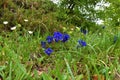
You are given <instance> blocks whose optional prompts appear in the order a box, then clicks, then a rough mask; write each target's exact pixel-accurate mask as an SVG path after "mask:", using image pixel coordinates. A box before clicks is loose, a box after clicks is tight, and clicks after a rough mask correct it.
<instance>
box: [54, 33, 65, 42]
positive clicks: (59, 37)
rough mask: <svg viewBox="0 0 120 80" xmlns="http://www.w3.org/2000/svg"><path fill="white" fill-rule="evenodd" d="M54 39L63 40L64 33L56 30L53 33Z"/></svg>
mask: <svg viewBox="0 0 120 80" xmlns="http://www.w3.org/2000/svg"><path fill="white" fill-rule="evenodd" d="M53 39H54V40H55V41H56V42H58V41H62V39H63V34H62V33H60V32H54V34H53Z"/></svg>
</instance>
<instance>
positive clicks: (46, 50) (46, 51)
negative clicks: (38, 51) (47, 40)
mask: <svg viewBox="0 0 120 80" xmlns="http://www.w3.org/2000/svg"><path fill="white" fill-rule="evenodd" d="M52 52H53V50H52V49H51V48H47V49H45V53H46V54H47V55H50V54H51V53H52Z"/></svg>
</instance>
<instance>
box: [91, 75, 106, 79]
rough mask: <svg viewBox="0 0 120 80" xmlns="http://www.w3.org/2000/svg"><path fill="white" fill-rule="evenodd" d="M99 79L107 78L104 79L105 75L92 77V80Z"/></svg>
mask: <svg viewBox="0 0 120 80" xmlns="http://www.w3.org/2000/svg"><path fill="white" fill-rule="evenodd" d="M99 77H100V80H105V77H104V75H99V76H98V75H97V74H94V75H93V76H92V80H99Z"/></svg>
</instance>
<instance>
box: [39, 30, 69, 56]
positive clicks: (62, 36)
mask: <svg viewBox="0 0 120 80" xmlns="http://www.w3.org/2000/svg"><path fill="white" fill-rule="evenodd" d="M69 38H70V36H69V35H68V34H66V33H64V34H62V33H61V32H58V31H56V32H54V34H53V36H47V38H46V41H41V46H42V48H44V49H45V50H44V52H45V53H46V54H47V55H50V54H51V53H52V52H53V50H52V49H51V48H47V47H46V44H47V43H48V44H50V43H52V42H59V41H61V42H63V43H64V42H66V41H68V40H69Z"/></svg>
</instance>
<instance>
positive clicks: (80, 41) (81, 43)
mask: <svg viewBox="0 0 120 80" xmlns="http://www.w3.org/2000/svg"><path fill="white" fill-rule="evenodd" d="M78 43H79V45H80V46H82V47H84V46H87V44H86V42H85V41H83V40H79V41H78Z"/></svg>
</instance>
